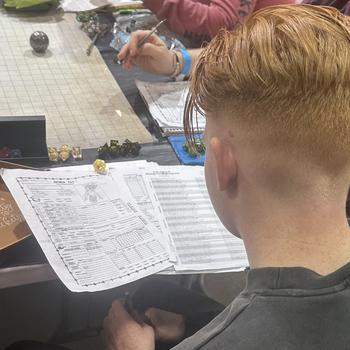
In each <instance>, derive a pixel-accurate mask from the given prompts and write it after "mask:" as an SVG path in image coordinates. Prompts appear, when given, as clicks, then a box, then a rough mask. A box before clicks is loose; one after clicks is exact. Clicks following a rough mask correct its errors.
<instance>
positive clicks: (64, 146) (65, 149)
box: [60, 145, 70, 153]
mask: <svg viewBox="0 0 350 350" xmlns="http://www.w3.org/2000/svg"><path fill="white" fill-rule="evenodd" d="M60 152H68V153H69V152H70V148H69V146H68V145H62V146H61V147H60Z"/></svg>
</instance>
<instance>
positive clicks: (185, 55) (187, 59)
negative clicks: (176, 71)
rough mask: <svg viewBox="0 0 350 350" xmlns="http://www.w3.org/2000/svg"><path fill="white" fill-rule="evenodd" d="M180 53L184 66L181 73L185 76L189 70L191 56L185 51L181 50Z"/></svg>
mask: <svg viewBox="0 0 350 350" xmlns="http://www.w3.org/2000/svg"><path fill="white" fill-rule="evenodd" d="M180 52H181V54H182V57H183V59H184V66H183V67H182V71H181V73H182V74H184V75H186V76H187V75H189V73H190V70H191V56H190V54H189V53H188V51H187V50H186V49H181V50H180Z"/></svg>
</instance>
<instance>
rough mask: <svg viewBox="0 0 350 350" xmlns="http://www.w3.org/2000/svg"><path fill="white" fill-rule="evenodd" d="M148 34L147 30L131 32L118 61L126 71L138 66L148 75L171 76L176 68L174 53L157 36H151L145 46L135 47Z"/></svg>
mask: <svg viewBox="0 0 350 350" xmlns="http://www.w3.org/2000/svg"><path fill="white" fill-rule="evenodd" d="M148 33H149V31H147V30H139V31H136V32H133V33H132V34H131V37H130V40H129V42H128V43H127V44H125V45H124V46H123V47H122V49H121V50H120V52H119V55H118V59H119V60H120V61H121V62H123V66H124V68H126V69H131V68H132V67H133V66H134V65H138V66H140V67H141V68H142V69H143V70H145V71H147V72H149V73H153V74H159V75H171V74H172V73H174V71H175V68H176V65H175V57H174V53H172V52H171V51H170V50H169V49H168V48H167V46H166V45H165V43H164V42H163V41H162V40H161V39H160V38H159V37H158V36H157V35H155V34H152V35H151V36H150V37H149V38H148V39H147V42H146V43H145V44H143V45H142V46H141V47H137V45H138V43H139V42H140V41H141V40H142V39H143V38H144V37H145V36H146V35H147V34H148Z"/></svg>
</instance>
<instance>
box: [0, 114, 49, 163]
mask: <svg viewBox="0 0 350 350" xmlns="http://www.w3.org/2000/svg"><path fill="white" fill-rule="evenodd" d="M3 147H8V148H10V149H14V148H18V149H20V150H21V153H22V157H21V158H0V160H5V161H8V162H13V163H18V164H24V165H30V166H43V165H45V164H48V161H49V159H48V154H47V145H46V121H45V116H43V115H38V116H12V117H1V116H0V149H1V148H3Z"/></svg>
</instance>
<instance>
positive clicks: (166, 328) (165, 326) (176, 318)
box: [145, 308, 186, 342]
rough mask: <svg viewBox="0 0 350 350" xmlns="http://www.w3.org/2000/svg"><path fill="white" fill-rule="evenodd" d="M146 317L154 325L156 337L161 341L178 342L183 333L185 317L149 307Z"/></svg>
mask: <svg viewBox="0 0 350 350" xmlns="http://www.w3.org/2000/svg"><path fill="white" fill-rule="evenodd" d="M145 316H146V318H147V319H148V320H149V321H150V322H151V324H152V326H153V327H154V331H155V335H156V339H157V340H160V341H162V342H178V341H180V340H182V339H183V337H184V335H185V326H186V322H185V317H184V316H183V315H179V314H175V313H173V312H168V311H164V310H160V309H155V308H150V309H148V310H147V311H146V313H145Z"/></svg>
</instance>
